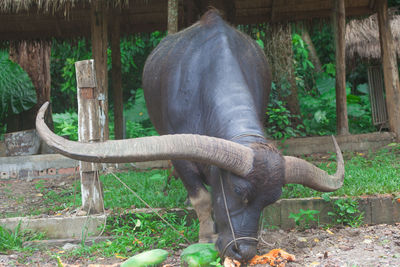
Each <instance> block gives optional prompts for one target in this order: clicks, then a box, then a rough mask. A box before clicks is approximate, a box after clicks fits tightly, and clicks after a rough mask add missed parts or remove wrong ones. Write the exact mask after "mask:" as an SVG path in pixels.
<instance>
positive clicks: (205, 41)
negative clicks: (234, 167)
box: [143, 10, 283, 259]
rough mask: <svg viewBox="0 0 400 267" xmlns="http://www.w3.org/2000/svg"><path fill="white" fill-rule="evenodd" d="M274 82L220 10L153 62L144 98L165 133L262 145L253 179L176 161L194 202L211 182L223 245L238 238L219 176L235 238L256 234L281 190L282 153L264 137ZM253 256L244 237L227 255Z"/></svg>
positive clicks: (173, 40)
mask: <svg viewBox="0 0 400 267" xmlns="http://www.w3.org/2000/svg"><path fill="white" fill-rule="evenodd" d="M270 82H271V80H270V74H269V69H268V64H267V62H266V59H265V55H264V53H263V51H262V50H261V48H260V47H259V46H258V44H257V43H256V42H254V40H252V39H251V38H250V37H248V36H246V35H244V34H243V33H241V32H239V31H237V30H236V29H234V28H233V27H231V26H230V25H228V24H227V23H226V22H224V21H223V19H222V18H221V17H220V16H219V14H218V13H217V12H216V11H214V10H212V11H209V12H208V13H206V14H205V15H204V16H203V17H202V19H201V20H200V21H199V22H198V23H196V24H194V25H193V26H191V27H190V28H187V29H185V30H183V31H182V32H179V33H177V34H173V35H169V36H167V37H166V38H165V39H164V40H163V41H162V42H161V43H160V44H159V46H158V47H157V48H156V49H155V50H154V51H153V52H152V54H151V55H150V56H149V58H148V60H147V62H146V66H145V69H144V74H143V87H144V92H145V98H146V103H147V107H148V111H149V115H150V118H151V119H152V121H153V124H154V125H155V127H156V129H157V131H158V132H159V133H160V134H177V133H192V134H200V135H207V136H214V137H219V138H223V139H227V140H232V141H234V142H238V143H242V144H245V145H247V146H254V145H255V144H258V146H259V147H258V148H257V149H255V151H259V152H257V153H256V154H259V155H258V156H259V162H261V164H260V165H262V166H260V167H259V168H257V171H258V173H257V174H252V175H251V176H249V177H247V178H246V179H243V177H238V176H235V175H233V174H231V173H227V172H225V171H223V170H220V169H217V168H216V167H210V166H208V165H202V164H198V163H192V162H189V161H174V162H173V163H174V167H175V169H176V171H177V172H178V174H179V176H180V177H181V179H182V181H183V183H184V185H185V187H186V188H187V190H188V192H189V197H190V199H191V200H192V202H196V201H197V199H198V198H204V197H201V195H204V194H202V193H204V192H205V190H206V189H205V187H204V183H207V184H209V185H211V187H212V196H213V210H214V219H215V222H216V227H217V229H216V232H217V233H218V235H219V239H218V241H217V246H218V248H219V249H220V250H223V249H224V248H225V246H227V244H228V242H229V241H230V240H232V238H233V237H232V233H231V229H230V226H229V222H228V219H227V215H226V209H225V204H224V201H223V195H222V193H221V191H222V190H221V185H220V178H222V179H223V181H224V183H225V186H224V187H225V188H224V189H225V193H226V198H227V200H228V209H229V213H230V214H231V220H232V224H233V228H234V232H235V237H256V236H257V230H258V219H259V215H260V212H261V210H262V208H263V207H265V206H266V205H267V204H270V203H272V202H274V201H276V200H277V199H278V198H279V196H280V194H281V186H282V184H283V181H282V180H281V179H282V178H283V165H282V158H281V156H280V154H279V152H277V151H276V150H274V149H273V148H271V147H270V146H268V145H265V144H266V143H267V141H266V140H265V139H264V137H263V135H264V133H263V126H262V119H263V117H264V113H265V107H266V102H267V99H268V94H269V90H270ZM271 152H272V153H271ZM205 202H206V201H201V204H199V205H194V206H195V209H196V211H197V213H198V214H199V217H201V214H202V210H201V209H207V207H208V204H207V203H205ZM203 217H206V216H203ZM209 219H210V218H206V219H204V220H203V221H207V220H209ZM204 224H206V225H208V227H209V225H210V224H209V223H204ZM204 228H206V227H204ZM204 232H206V233H205V234H204V235H205V236H203V237H202V233H204ZM209 232H210V230H204V229H202V219H201V218H200V238H203V239H204V238H205V239H207V238H209V237H210V233H209ZM254 254H255V243H254V242H252V241H251V240H242V241H241V242H240V246H239V248H237V247H235V246H231V247H230V248H228V250H227V255H229V256H232V257H235V258H239V259H248V258H249V257H252V256H254Z"/></svg>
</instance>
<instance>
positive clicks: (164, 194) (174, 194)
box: [101, 170, 187, 209]
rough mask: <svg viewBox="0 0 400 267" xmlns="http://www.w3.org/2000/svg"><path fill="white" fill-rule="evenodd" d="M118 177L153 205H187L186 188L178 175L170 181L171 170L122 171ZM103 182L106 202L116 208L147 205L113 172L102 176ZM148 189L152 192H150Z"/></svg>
mask: <svg viewBox="0 0 400 267" xmlns="http://www.w3.org/2000/svg"><path fill="white" fill-rule="evenodd" d="M118 177H119V178H120V179H121V180H122V181H124V183H126V184H127V185H128V186H130V187H131V188H134V190H135V192H136V193H137V194H138V195H139V196H141V197H142V198H143V199H144V200H145V201H146V202H147V203H149V205H150V206H152V207H164V208H176V207H182V208H183V207H184V206H185V205H184V202H185V200H186V196H187V192H186V190H185V188H184V187H183V184H182V182H181V181H180V180H178V179H171V180H170V182H169V183H168V184H167V178H168V170H153V171H149V172H133V171H132V172H128V173H119V174H118ZM101 181H102V183H103V185H104V205H105V207H106V208H107V209H113V208H131V207H136V208H145V207H146V206H145V205H144V204H143V203H142V202H141V201H140V200H139V199H137V198H136V197H135V196H134V195H133V194H132V193H130V192H129V191H128V190H127V189H126V188H125V187H123V186H121V184H120V183H119V182H118V181H117V180H116V179H115V178H114V176H112V175H104V176H101ZM149 192H152V193H151V194H149Z"/></svg>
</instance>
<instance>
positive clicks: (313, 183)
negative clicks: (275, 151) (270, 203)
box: [284, 136, 344, 192]
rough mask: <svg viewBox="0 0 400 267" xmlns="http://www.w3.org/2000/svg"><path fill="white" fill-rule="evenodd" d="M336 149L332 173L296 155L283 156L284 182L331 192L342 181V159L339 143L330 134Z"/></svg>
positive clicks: (337, 187)
mask: <svg viewBox="0 0 400 267" xmlns="http://www.w3.org/2000/svg"><path fill="white" fill-rule="evenodd" d="M332 140H333V143H334V145H335V150H336V162H337V169H336V173H335V174H334V175H329V174H328V173H327V172H325V171H323V170H321V169H319V168H317V167H315V166H314V165H312V164H311V163H309V162H307V161H305V160H303V159H299V158H296V157H289V156H285V157H284V159H285V184H302V185H304V186H307V187H310V188H312V189H315V190H318V191H322V192H331V191H335V190H337V189H339V188H340V187H342V185H343V181H344V161H343V155H342V152H341V151H340V148H339V145H338V144H337V142H336V139H335V137H334V136H332Z"/></svg>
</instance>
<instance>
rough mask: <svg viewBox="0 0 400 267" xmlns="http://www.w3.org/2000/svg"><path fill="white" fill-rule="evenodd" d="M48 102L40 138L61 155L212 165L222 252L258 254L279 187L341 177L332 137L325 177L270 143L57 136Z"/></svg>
mask: <svg viewBox="0 0 400 267" xmlns="http://www.w3.org/2000/svg"><path fill="white" fill-rule="evenodd" d="M47 106H48V103H46V104H44V105H43V106H42V108H41V109H40V110H39V113H38V116H37V118H36V128H37V130H38V133H39V135H40V136H41V138H42V139H43V140H44V141H45V142H46V143H47V144H48V145H50V146H51V147H53V148H54V149H55V150H57V151H59V152H60V153H62V154H64V155H66V156H68V157H71V158H74V159H78V160H83V161H89V162H104V163H119V162H139V161H151V160H162V159H164V160H176V159H185V160H191V161H196V162H201V163H206V164H210V165H213V166H215V167H211V169H210V177H211V178H213V179H211V180H212V181H211V186H212V194H213V208H214V216H215V222H216V228H217V229H216V230H217V233H218V240H217V248H218V250H219V251H220V253H222V254H223V255H222V256H230V257H233V258H236V259H239V260H241V261H247V260H249V259H251V258H252V257H253V256H254V255H255V254H256V245H257V235H258V221H259V217H260V214H261V211H262V210H263V208H264V207H265V206H267V205H269V204H272V203H274V202H275V201H276V200H278V198H279V197H280V195H281V192H282V186H284V185H285V184H290V183H295V184H302V185H305V186H308V187H310V188H313V189H315V190H318V191H325V192H327V191H334V190H337V189H338V188H340V187H341V186H342V184H343V179H344V163H343V157H342V154H341V152H340V149H339V146H338V145H337V143H336V140H335V138H333V142H334V145H335V149H336V153H337V163H338V164H337V171H336V173H335V174H334V175H329V174H327V173H326V172H325V171H323V170H321V169H319V168H317V167H315V166H314V165H312V164H310V163H308V162H307V161H305V160H302V159H299V158H296V157H289V156H282V155H281V154H280V152H279V151H278V150H277V149H276V148H275V147H274V146H272V145H270V144H267V143H252V144H250V145H242V144H238V143H235V142H232V141H228V140H224V139H220V138H215V137H208V136H200V135H192V134H179V135H164V136H152V137H143V138H136V139H125V140H109V141H106V142H101V143H79V142H73V141H69V140H66V139H64V138H62V137H59V136H57V135H56V134H54V133H53V132H51V131H50V129H49V128H48V127H47V126H46V124H45V123H44V120H43V118H44V113H45V111H46V108H47Z"/></svg>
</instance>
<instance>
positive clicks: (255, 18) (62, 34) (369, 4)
mask: <svg viewBox="0 0 400 267" xmlns="http://www.w3.org/2000/svg"><path fill="white" fill-rule="evenodd" d="M93 1H94V0H0V41H1V40H15V39H32V38H50V37H58V38H71V37H78V36H87V35H89V34H90V4H91V3H92V2H93ZM104 1H106V2H107V4H108V6H109V7H110V8H114V7H117V8H118V9H119V10H120V11H121V12H120V14H119V16H120V17H121V32H122V33H125V34H130V33H135V32H148V31H154V30H165V29H166V26H167V2H168V0H104ZM375 1H378V0H351V1H345V3H346V15H347V16H361V15H368V14H371V13H373V6H374V3H375ZM209 6H214V7H216V8H219V9H222V10H223V11H225V13H227V14H229V15H230V18H229V20H230V21H231V22H232V23H234V24H259V23H263V22H282V21H295V20H311V19H314V18H330V17H331V15H332V7H333V1H332V0H232V1H226V0H179V9H180V11H179V16H180V17H179V23H180V28H182V27H186V26H188V25H190V24H191V23H193V22H194V20H196V19H197V18H198V16H199V15H201V14H202V13H204V12H205V11H206V9H207V8H208V7H209ZM190 15H191V17H192V18H191V19H188V17H189V16H190ZM110 23H112V18H111V19H110Z"/></svg>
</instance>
